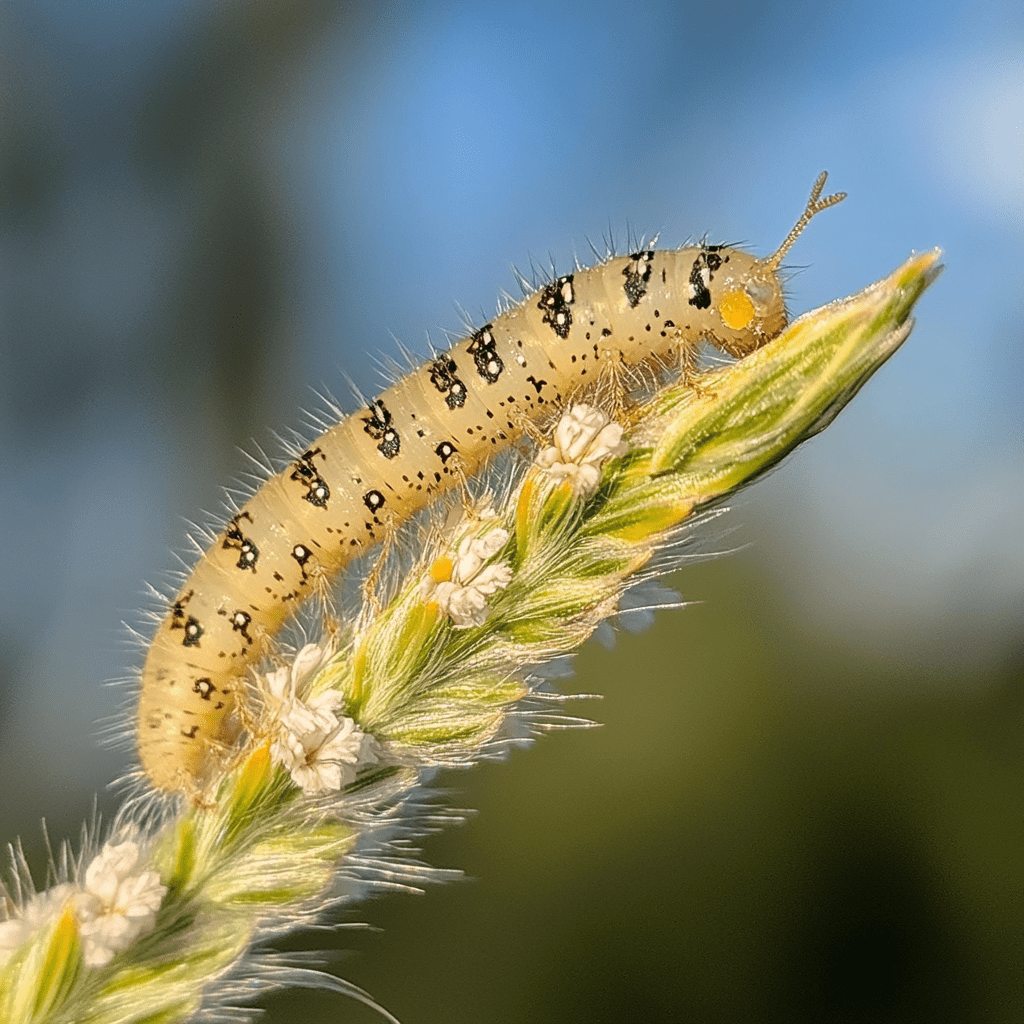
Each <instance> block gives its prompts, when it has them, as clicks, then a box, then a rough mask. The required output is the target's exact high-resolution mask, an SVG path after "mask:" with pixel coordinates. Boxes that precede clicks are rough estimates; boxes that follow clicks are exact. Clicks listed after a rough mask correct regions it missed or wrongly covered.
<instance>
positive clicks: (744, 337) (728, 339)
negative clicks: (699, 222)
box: [702, 171, 846, 357]
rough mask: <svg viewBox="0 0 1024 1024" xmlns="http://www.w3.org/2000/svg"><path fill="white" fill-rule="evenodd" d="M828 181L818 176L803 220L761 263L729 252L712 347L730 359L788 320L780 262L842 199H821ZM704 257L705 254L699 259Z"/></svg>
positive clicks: (717, 291) (769, 336)
mask: <svg viewBox="0 0 1024 1024" xmlns="http://www.w3.org/2000/svg"><path fill="white" fill-rule="evenodd" d="M827 177H828V172H827V171H822V172H821V174H819V175H818V180H817V181H815V183H814V188H813V189H811V197H810V199H809V200H808V201H807V206H806V208H805V209H804V212H803V214H802V216H801V217H800V219H799V220H798V221H797V222H796V224H795V225H794V226H793V230H792V231H790V233H789V234H788V235H787V236H786V239H785V241H784V242H783V243H782V245H780V246H779V247H778V249H776V250H775V252H773V253H772V254H771V256H769V257H767V259H763V260H759V259H755V258H754V257H753V256H751V255H750V254H749V253H744V252H739V251H737V250H730V252H729V262H728V267H727V272H726V273H722V274H720V275H719V279H718V282H717V285H718V287H717V288H716V289H715V291H714V294H713V301H714V303H715V308H716V309H717V312H718V315H719V318H720V320H721V323H722V327H721V329H720V330H719V331H716V333H715V339H714V341H715V344H716V345H717V346H718V347H719V348H721V349H722V350H723V351H725V352H727V353H729V355H732V356H737V357H742V356H745V355H748V354H749V353H751V352H753V351H754V350H755V349H758V348H760V347H761V346H762V345H765V344H767V342H769V341H771V340H772V338H774V337H776V336H777V335H778V334H780V333H781V332H782V330H783V328H784V327H785V326H786V323H787V322H788V318H787V316H786V305H785V301H784V297H783V294H782V282H781V281H780V280H779V266H780V264H781V263H782V259H783V257H784V256H785V255H786V253H787V252H789V250H790V249H791V248H792V246H793V243H794V242H795V241H796V240H797V239H798V238H799V237H800V234H801V232H802V231H803V230H804V228H805V227H807V225H808V223H809V222H810V220H811V218H812V217H813V216H814V215H815V214H817V213H820V212H821V211H822V210H825V209H828V207H830V206H835V204H836V203H839V202H842V201H843V200H844V199H845V198H846V193H845V192H836V193H835V194H834V195H830V196H825V198H824V199H822V198H820V196H821V190H822V188H824V186H825V179H826V178H827ZM712 248H714V247H712ZM707 251H708V250H707V249H703V250H702V253H704V252H707ZM723 269H726V268H723Z"/></svg>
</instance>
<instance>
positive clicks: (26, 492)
mask: <svg viewBox="0 0 1024 1024" xmlns="http://www.w3.org/2000/svg"><path fill="white" fill-rule="evenodd" d="M1022 46H1024V11H1022V8H1021V7H1020V5H1019V2H1017V0H978V2H975V3H972V4H956V3H951V4H943V3H941V2H940V3H934V2H931V3H927V4H925V3H922V2H917V0H910V2H907V3H903V4H889V3H881V2H878V0H871V2H866V3H860V4H832V3H821V2H815V3H811V2H804V0H793V2H789V3H786V4H770V3H748V2H742V0H735V2H731V3H728V4H707V3H701V4H698V3H693V2H689V0H687V2H682V3H681V2H678V0H676V2H659V0H651V2H648V3H645V4H641V5H632V6H630V5H624V4H622V3H614V4H613V3H604V2H592V3H588V4H575V3H562V4H541V3H519V2H516V0H503V2H502V3H491V2H482V3H457V2H452V3H440V2H434V0H424V2H419V3H415V4H414V3H405V4H392V3H386V2H384V3H381V2H377V3H373V4H370V3H366V4H361V3H359V2H357V0H350V2H323V0H307V2H304V3H297V2H288V0H236V2H232V3H201V2H197V0H147V2H145V3H135V4H130V5H129V4H124V3H115V2H106V3H104V2H88V0H80V2H74V3H72V2H43V0H40V2H35V3H32V2H27V0H22V2H18V0H14V2H8V3H5V4H3V5H0V295H2V312H0V317H2V319H0V524H2V530H0V579H2V585H0V777H2V778H3V779H4V786H3V798H2V803H0V826H2V827H0V839H3V840H5V841H6V840H9V839H13V838H14V837H15V836H17V835H21V836H22V837H23V840H24V843H25V846H26V849H27V852H28V855H29V859H30V861H31V862H32V864H33V866H34V867H35V868H36V869H37V871H38V872H39V873H40V874H41V873H42V869H43V865H44V864H45V848H44V845H43V841H42V833H41V830H40V826H39V820H40V818H41V817H45V819H46V822H47V826H48V828H49V831H50V835H51V836H52V837H53V838H54V839H55V840H57V839H60V838H63V837H65V836H75V835H77V831H78V827H79V823H80V822H81V821H82V819H83V818H86V817H88V816H89V814H90V813H91V808H92V802H93V799H94V794H95V793H98V797H97V800H98V804H99V806H100V808H101V809H102V810H104V811H106V812H108V813H109V812H110V811H111V810H112V809H113V808H114V807H115V806H116V799H115V797H114V796H113V795H111V794H110V793H109V792H107V791H106V790H105V788H104V787H105V786H106V785H107V783H108V782H109V781H110V780H111V779H113V778H114V777H115V776H116V775H118V774H119V773H120V772H121V771H122V770H123V769H124V768H125V766H126V764H127V759H128V755H127V754H125V753H124V752H118V751H110V750H105V749H102V748H100V746H99V745H98V740H97V736H98V733H99V731H100V726H98V725H97V722H99V721H100V720H101V719H103V718H104V717H105V716H108V715H110V714H111V713H112V712H113V711H114V710H116V708H117V706H118V704H119V702H120V701H121V699H122V692H121V691H118V690H117V689H114V688H110V687H108V686H107V685H105V684H106V683H107V682H108V681H110V680H116V679H118V678H125V677H127V676H129V675H130V673H131V672H132V671H133V670H134V669H135V668H136V667H137V666H138V665H139V664H140V663H141V653H140V651H139V649H138V648H137V647H135V646H133V645H132V644H131V643H130V642H129V639H128V632H127V630H126V629H125V628H124V627H123V626H122V625H121V623H122V621H124V622H127V623H128V624H129V625H133V626H138V625H139V624H140V617H139V609H140V608H141V607H143V606H145V605H146V601H145V598H144V593H143V586H142V584H143V581H144V580H149V581H152V582H159V581H160V580H161V579H162V578H164V574H165V573H166V572H167V571H168V570H169V569H172V568H173V567H174V566H175V564H176V563H175V561H174V557H173V555H172V552H183V551H184V550H185V545H184V537H185V533H186V525H185V522H184V519H185V518H186V517H187V518H191V519H197V518H199V517H200V516H201V512H200V510H202V509H207V510H216V509H217V508H218V507H219V501H220V488H221V486H222V485H223V484H225V483H228V482H231V481H233V480H236V479H238V478H239V477H240V475H241V474H242V473H243V472H244V471H245V469H246V468H247V463H246V461H245V460H244V458H243V457H242V456H241V455H240V454H239V450H238V448H239V446H241V447H246V448H248V449H249V450H250V451H252V450H254V442H255V443H258V444H260V445H263V446H264V447H272V445H273V442H272V439H271V433H270V431H271V430H272V429H275V428H283V427H288V426H298V425H299V424H300V423H301V422H302V418H301V415H300V409H301V408H303V407H306V408H309V407H311V406H314V405H316V404H317V403H316V399H315V398H314V397H313V395H312V394H311V392H310V390H309V388H310V386H311V385H312V386H316V387H326V388H328V389H330V390H331V391H333V392H334V393H335V394H336V395H338V396H339V397H342V398H344V399H345V400H346V402H348V398H347V390H346V387H347V386H346V384H345V377H346V375H347V376H349V377H351V378H352V379H353V380H354V381H355V382H356V383H357V384H358V385H359V386H360V387H361V388H363V389H364V390H366V391H370V392H372V391H375V390H376V389H377V387H378V382H379V372H378V370H377V368H376V364H375V362H374V361H375V359H377V358H379V357H380V356H381V355H382V354H384V355H393V354H395V352H396V349H395V345H394V342H393V340H392V335H393V336H394V337H396V338H398V339H400V340H401V341H402V342H403V343H405V344H406V345H408V346H410V347H412V348H414V349H416V350H418V351H421V352H422V351H424V350H425V348H424V341H423V339H424V333H425V331H427V330H429V331H430V332H431V335H432V337H434V338H435V340H437V341H438V342H440V341H441V339H442V337H443V334H442V330H443V329H444V328H457V327H458V326H459V323H460V319H459V315H458V313H457V312H456V309H455V306H454V303H455V302H458V303H460V304H461V305H462V306H464V307H465V309H466V310H468V311H469V312H470V313H471V314H472V315H473V316H474V317H475V319H476V320H477V322H482V320H483V318H484V317H486V316H487V315H489V314H490V313H492V312H493V309H494V302H495V299H496V297H497V294H498V290H499V289H501V288H507V289H509V290H511V289H512V288H513V287H514V279H513V276H512V273H511V271H510V270H509V264H510V263H513V262H514V263H516V264H517V265H518V266H519V267H521V268H524V269H525V268H528V267H529V264H530V260H531V258H532V259H534V260H536V262H537V263H539V264H541V265H544V266H546V265H548V264H549V262H550V260H551V259H553V260H554V262H555V264H556V266H557V267H559V268H566V267H568V266H569V265H570V261H571V259H572V256H573V253H574V252H579V253H580V254H581V256H582V257H585V258H589V249H588V246H587V239H588V238H592V239H595V240H599V239H601V238H602V236H604V235H606V234H607V233H608V231H609V229H611V230H612V231H613V232H614V233H615V234H616V236H617V237H618V238H619V239H620V240H622V239H624V238H625V236H626V229H627V227H628V228H630V229H632V230H633V231H635V232H638V233H639V232H647V233H653V232H661V242H662V244H664V245H677V244H682V243H683V242H684V241H685V240H686V239H687V238H693V237H699V236H701V235H703V234H704V233H705V232H707V233H708V234H709V236H710V237H711V239H712V240H713V241H728V242H742V243H744V244H746V245H749V246H750V247H751V248H752V249H753V250H754V251H755V252H758V253H760V254H766V253H768V252H770V251H771V250H772V249H773V248H774V247H775V246H776V245H778V243H779V242H780V241H781V239H782V238H783V237H784V235H785V233H786V232H787V231H788V230H789V228H790V226H791V225H792V224H793V222H794V220H795V219H796V217H797V216H798V215H799V213H800V211H801V210H802V208H803V204H804V202H805V200H806V196H807V192H808V190H809V188H810V186H811V183H812V182H813V180H814V177H815V175H816V174H817V173H818V172H819V171H820V170H822V169H823V168H827V169H828V170H829V171H830V172H831V176H830V179H829V182H828V190H830V191H832V190H837V189H842V190H845V191H847V192H849V193H850V198H849V199H848V200H847V202H845V203H844V204H842V205H841V206H840V207H838V208H837V209H835V210H830V211H829V212H828V213H827V214H825V215H824V216H822V217H820V218H818V219H816V220H815V222H814V224H813V225H812V227H811V228H810V230H809V231H808V232H807V233H806V235H805V236H804V237H803V238H801V240H800V242H799V244H798V245H797V247H796V248H795V250H794V251H793V252H792V253H791V255H790V262H791V263H792V264H794V270H795V272H794V274H793V277H792V279H791V281H790V286H789V289H790V294H791V302H790V304H791V308H792V309H793V310H794V311H796V312H801V311H803V310H805V309H808V308H810V307H812V306H815V305H818V304H821V303H823V302H825V301H827V300H829V299H832V298H835V297H838V296H841V295H846V294H849V293H851V292H853V291H855V290H857V289H859V288H861V287H863V286H864V285H866V284H868V283H869V282H871V281H873V280H876V279H877V278H879V277H882V276H884V275H885V274H887V273H888V272H889V271H891V270H892V269H893V268H894V267H896V266H897V265H898V264H899V263H900V262H901V261H902V260H903V259H904V258H906V256H907V255H908V254H909V253H910V252H911V250H915V249H916V250H921V249H926V248H931V247H933V246H941V247H942V248H943V249H944V250H945V253H946V257H945V259H946V263H947V269H946V272H945V274H944V275H943V276H942V277H941V278H940V279H939V281H938V282H937V283H936V284H935V285H934V286H933V288H932V289H931V290H930V291H929V292H928V293H926V295H925V296H924V298H923V299H922V301H921V303H920V305H919V309H918V323H917V327H916V330H915V331H914V334H913V335H912V336H911V338H910V340H909V341H908V342H907V344H906V345H905V347H904V348H903V349H902V350H901V351H900V352H899V353H897V355H896V356H895V357H894V358H893V360H892V361H891V362H890V363H889V364H888V365H886V366H885V367H884V368H883V370H882V371H881V372H880V373H879V374H878V375H877V377H876V378H875V379H873V380H872V381H871V382H870V384H869V385H868V386H867V387H866V388H865V390H864V391H863V392H862V393H861V394H860V395H859V396H858V397H857V398H856V400H855V401H854V402H853V403H852V405H851V406H850V408H848V409H847V410H846V411H845V412H844V413H843V414H842V415H841V416H840V418H839V419H838V421H837V422H836V423H834V424H833V425H832V426H831V427H830V428H829V429H828V430H827V431H826V432H825V433H824V434H823V435H821V436H820V437H818V438H816V439H815V440H814V441H812V442H811V443H809V444H808V445H806V446H805V447H804V448H803V449H801V450H799V451H798V452H797V453H796V455H795V456H793V457H791V459H790V460H789V461H788V462H787V463H786V464H785V465H784V466H783V467H782V468H781V469H779V470H777V471H776V472H775V473H774V474H772V475H771V476H770V477H769V478H767V479H766V480H763V481H761V482H760V483H759V484H758V485H756V486H755V487H754V488H753V489H752V490H750V491H748V492H746V493H744V494H743V495H740V496H739V497H738V498H737V499H736V500H735V501H734V502H733V503H732V508H733V511H732V512H731V514H730V516H729V517H728V523H727V525H728V526H729V527H731V528H733V532H732V533H730V534H729V535H728V536H723V535H722V534H721V531H720V532H719V535H718V536H711V537H710V538H709V540H708V541H707V543H706V545H705V547H706V549H707V550H719V551H722V550H726V549H733V548H740V549H741V550H738V551H736V552H735V553H733V554H730V555H729V556H728V557H725V558H721V559H717V560H715V561H713V562H706V563H703V564H699V565H695V566H693V567H692V568H688V569H687V570H685V571H684V572H682V573H680V574H678V575H677V576H675V577H673V579H672V580H671V582H672V584H673V585H674V586H675V587H677V588H678V589H679V591H680V592H681V594H682V595H683V596H684V597H685V598H686V599H688V600H689V599H692V600H694V601H699V602H701V603H699V604H695V605H693V606H691V607H688V608H686V609H685V610H681V611H668V612H662V613H660V614H659V615H658V616H657V620H656V623H655V625H654V627H653V628H652V629H650V630H649V631H648V632H646V633H644V634H641V635H623V636H622V637H620V641H619V643H618V645H617V647H616V649H615V650H613V651H611V652H607V651H605V650H604V649H602V648H601V647H599V646H597V645H595V644H590V645H588V646H587V647H586V648H585V649H584V651H583V653H582V655H581V656H580V658H579V659H578V662H577V676H576V678H575V679H574V680H568V681H567V683H566V685H567V686H568V687H570V688H578V689H580V690H583V691H587V692H596V693H601V694H604V695H605V696H604V699H603V701H601V702H591V703H590V704H588V705H587V706H586V707H585V709H584V711H585V713H588V714H589V715H591V716H592V717H594V718H595V719H597V720H598V721H600V722H602V723H604V727H603V728H602V729H600V730H593V731H590V732H580V733H560V734H557V735H554V736H551V737H548V738H545V739H544V740H543V741H542V742H540V743H539V744H537V745H536V746H535V747H534V748H533V749H531V750H529V751H526V752H517V753H516V754H515V755H514V756H513V757H512V758H511V759H510V760H509V761H508V762H506V763H504V764H500V765H492V766H487V767H485V768H481V769H477V770H474V771H471V772H463V773H452V774H449V775H447V776H444V777H443V778H442V779H441V780H440V781H441V783H442V784H443V785H445V786H447V787H448V788H450V789H451V791H452V796H451V798H450V799H451V801H452V802H453V803H455V804H457V805H460V806H464V807H472V808H476V809H478V811H479V814H477V815H476V816H475V817H473V818H472V819H471V820H470V821H469V823H468V824H466V825H465V826H463V827H461V828H458V829H455V830H452V831H451V832H449V833H447V834H444V835H442V836H438V837H435V838H433V839H432V840H431V841H429V842H428V843H427V844H426V857H427V859H428V860H430V861H431V862H432V863H435V864H438V865H443V866H451V867H459V868H462V869H464V870H465V871H466V872H467V874H468V875H469V876H471V880H469V881H466V882H463V883H459V884H455V885H449V886H446V887H444V888H437V889H434V890H432V891H430V892H429V893H427V894H426V895H425V896H423V897H418V898H413V897H408V896H406V897H389V898H387V899H383V900H378V901H375V902H373V903H372V904H369V905H364V906H362V907H359V908H357V910H356V916H355V917H354V918H353V919H361V920H366V921H369V922H370V923H372V924H373V925H375V926H379V927H381V928H382V929H383V931H382V932H380V933H370V932H351V931H345V932H342V933H341V934H340V935H336V936H330V937H328V938H327V939H326V940H325V939H323V937H310V936H303V937H301V938H300V940H298V941H297V942H296V943H294V944H293V945H295V946H302V947H306V948H308V947H309V946H310V945H311V944H313V945H315V944H316V943H319V942H323V941H327V942H329V943H330V944H331V945H332V946H333V947H336V948H337V949H338V950H339V951H343V950H344V951H348V952H346V953H344V954H342V953H341V952H339V953H338V954H337V956H338V957H339V960H338V962H337V963H335V965H334V967H335V969H336V970H337V972H338V973H339V974H341V975H342V976H344V977H346V978H348V979H350V980H352V981H354V982H356V983H357V984H359V985H361V986H363V987H364V988H366V989H368V990H369V991H370V992H371V993H372V994H373V995H374V996H375V997H376V998H377V999H379V1000H380V1001H381V1002H382V1003H383V1004H384V1005H385V1006H387V1007H388V1009H389V1010H390V1011H391V1012H392V1013H394V1014H396V1015H397V1016H398V1017H399V1018H401V1020H402V1021H403V1022H404V1024H433V1022H439V1021H445V1022H449V1024H460V1022H478V1021H484V1020H486V1021H498V1022H505V1021H507V1022H510V1024H511V1022H525V1021H531V1022H534V1021H541V1022H543V1021H606V1022H627V1021H643V1022H675V1021H698V1022H700V1021H707V1022H718V1021H722V1022H726V1021H729V1022H732V1021H835V1022H867V1021H907V1022H914V1021H945V1020H949V1021H968V1020H985V1021H993V1022H1002V1021H1006V1022H1014V1021H1020V1020H1022V1019H1024V1005H1022V995H1021V965H1022V950H1024V942H1022V919H1024V918H1022V910H1024V907H1022V872H1021V864H1022V863H1024V835H1022V832H1024V826H1022V821H1024V796H1022V794H1024V785H1022V783H1024V770H1022V769H1024V766H1022V759H1024V758H1022V751H1024V744H1022V740H1024V715H1022V705H1024V700H1022V692H1024V691H1022V685H1024V633H1022V627H1024V540H1022V533H1021V527H1022V523H1024V429H1022V427H1024V413H1022V404H1021V395H1022V389H1024V345H1022V342H1024V336H1022V333H1024V332H1022V324H1024V289H1022V287H1021V280H1022V276H1021V267H1022V256H1024V252H1022V249H1024V199H1022V184H1024V144H1022V120H1024V71H1022V68H1024V59H1022V54H1024V49H1022ZM267 1006H268V1009H269V1017H268V1020H270V1021H271V1022H278V1021H280V1022H287V1021H292V1020H302V1021H303V1022H305V1024H314V1022H319V1021H328V1020H330V1021H352V1022H364V1021H372V1020H375V1019H377V1018H376V1017H375V1016H374V1015H373V1014H372V1013H370V1012H369V1011H367V1010H365V1009H364V1008H362V1007H360V1006H358V1005H356V1004H354V1003H350V1002H348V1001H346V1000H342V999H340V998H338V997H333V996H331V997H329V996H326V995H324V996H321V995H316V994H309V993H302V994H300V995H299V996H298V997H296V996H282V997H280V998H277V997H275V998H274V999H272V1000H270V1001H268V1003H267Z"/></svg>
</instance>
